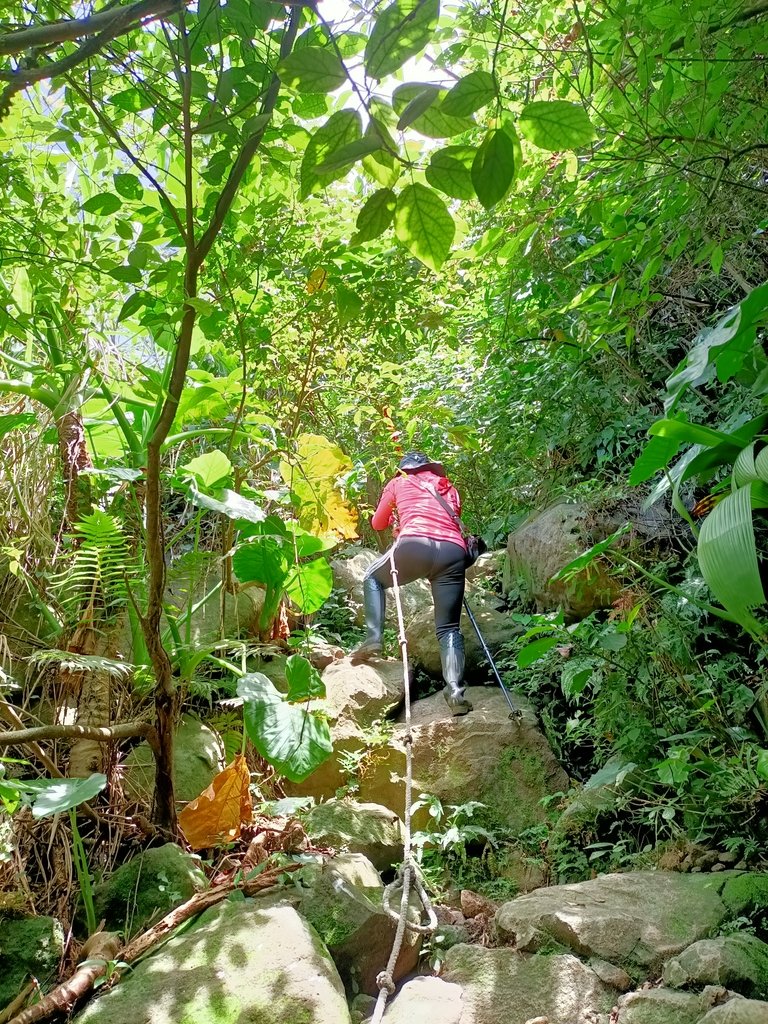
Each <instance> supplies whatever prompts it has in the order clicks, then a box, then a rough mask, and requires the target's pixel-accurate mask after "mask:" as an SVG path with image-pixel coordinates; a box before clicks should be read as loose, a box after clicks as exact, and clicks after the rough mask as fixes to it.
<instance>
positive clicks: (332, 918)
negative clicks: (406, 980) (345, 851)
mask: <svg viewBox="0 0 768 1024" xmlns="http://www.w3.org/2000/svg"><path fill="white" fill-rule="evenodd" d="M350 856H354V857H355V858H356V859H357V860H358V861H359V860H362V859H363V858H362V857H361V855H360V854H354V855H350ZM345 862H346V863H345ZM349 867H350V864H349V857H347V858H344V860H343V861H342V863H341V864H340V865H339V864H337V862H336V860H332V861H329V862H328V863H327V864H326V865H325V866H324V867H323V870H322V872H321V873H320V876H319V878H317V880H316V881H315V883H314V885H313V886H312V888H311V889H310V890H309V891H308V892H307V893H306V895H305V896H304V898H303V899H302V902H301V913H302V914H303V915H304V917H306V919H307V920H308V921H309V922H310V924H311V925H312V926H313V927H314V928H315V930H316V931H317V932H318V934H319V935H320V937H321V939H322V940H323V942H324V943H325V945H326V946H327V947H328V949H329V950H330V953H331V956H332V957H333V959H334V962H335V964H336V966H337V968H338V970H339V974H340V975H341V978H342V980H343V982H344V985H345V988H346V990H347V993H348V994H349V996H350V997H352V996H355V995H357V994H358V993H360V992H364V993H366V994H368V995H373V996H375V995H378V991H379V990H378V986H377V984H376V976H377V975H378V974H379V972H380V971H382V970H384V968H385V967H386V964H387V961H388V959H389V954H390V951H391V949H392V944H393V941H394V937H395V932H396V930H397V923H396V921H395V920H394V919H393V918H391V917H390V916H389V915H388V914H386V913H385V911H384V910H383V908H382V902H381V900H382V893H383V891H384V886H383V885H382V884H381V881H380V880H379V882H378V884H377V885H375V886H361V885H357V884H355V883H354V882H353V881H351V880H350V878H351V877H355V876H351V875H350V871H349ZM356 870H357V872H358V874H357V876H356V877H358V878H359V868H357V869H356ZM370 871H371V872H373V873H374V874H375V869H374V868H373V866H372V865H371V867H370ZM369 876H370V872H369ZM376 877H377V878H378V875H376ZM420 948H421V936H420V935H419V934H417V933H416V932H412V931H406V933H405V936H404V938H403V944H402V947H401V950H400V956H399V957H398V960H397V963H396V965H395V970H394V972H393V977H394V980H395V981H398V980H400V979H401V978H403V977H405V975H406V974H409V973H410V972H411V971H413V970H414V968H415V967H416V964H417V963H418V960H419V950H420Z"/></svg>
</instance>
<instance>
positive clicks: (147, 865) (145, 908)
mask: <svg viewBox="0 0 768 1024" xmlns="http://www.w3.org/2000/svg"><path fill="white" fill-rule="evenodd" d="M207 886H208V880H207V879H206V877H205V874H204V873H203V871H202V869H201V867H200V858H199V857H196V856H194V855H193V854H191V853H185V852H184V851H183V850H182V849H181V848H180V847H178V846H176V844H175V843H166V845H165V846H158V847H155V848H154V849H151V850H145V851H144V852H143V853H140V854H138V855H137V856H136V857H133V858H132V859H131V860H129V861H127V862H126V863H125V864H123V865H122V866H121V867H119V868H118V869H117V871H115V872H114V873H113V874H111V875H110V876H109V878H107V879H106V880H105V881H103V882H100V883H99V884H98V885H97V886H96V887H95V890H94V907H95V910H96V919H97V920H101V919H102V918H103V919H104V920H105V921H106V929H107V931H121V932H123V933H124V934H125V935H126V936H129V935H135V934H136V933H137V932H139V931H141V930H142V929H143V928H145V927H146V926H147V925H148V924H151V923H152V922H154V921H156V920H158V919H159V918H161V917H163V916H164V915H165V914H167V913H168V911H169V910H173V908H174V907H177V906H179V904H181V903H185V902H186V901H187V900H188V899H190V898H191V897H192V896H194V894H195V893H196V892H202V890H203V889H205V888H207Z"/></svg>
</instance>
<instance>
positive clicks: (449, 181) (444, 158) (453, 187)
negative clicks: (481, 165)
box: [426, 146, 477, 199]
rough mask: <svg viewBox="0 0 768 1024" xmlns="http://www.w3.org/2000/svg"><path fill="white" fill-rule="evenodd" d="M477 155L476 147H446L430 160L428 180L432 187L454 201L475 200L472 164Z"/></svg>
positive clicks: (435, 153) (427, 172)
mask: <svg viewBox="0 0 768 1024" xmlns="http://www.w3.org/2000/svg"><path fill="white" fill-rule="evenodd" d="M476 155H477V150H476V149H475V148H474V146H446V147H445V148H444V149H438V150H437V151H436V152H434V153H433V154H432V156H431V158H430V161H429V166H428V167H427V170H426V178H427V181H428V182H429V184H430V185H433V186H434V187H435V188H437V189H440V191H441V192H444V193H445V194H446V195H447V196H451V198H452V199H474V198H475V188H474V185H473V184H472V163H473V161H474V159H475V156H476Z"/></svg>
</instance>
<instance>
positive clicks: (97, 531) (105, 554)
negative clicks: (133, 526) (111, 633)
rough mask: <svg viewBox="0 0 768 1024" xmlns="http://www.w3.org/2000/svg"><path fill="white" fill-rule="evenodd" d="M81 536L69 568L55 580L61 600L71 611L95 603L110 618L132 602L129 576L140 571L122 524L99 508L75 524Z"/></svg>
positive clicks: (67, 609)
mask: <svg viewBox="0 0 768 1024" xmlns="http://www.w3.org/2000/svg"><path fill="white" fill-rule="evenodd" d="M74 531H75V533H76V535H77V536H78V537H79V539H80V544H79V546H78V547H77V548H76V549H75V550H74V551H73V552H72V554H71V555H70V556H69V559H68V565H67V566H66V568H65V569H64V570H63V571H62V572H60V573H58V574H57V575H56V576H55V577H54V580H53V583H54V587H55V588H56V589H57V590H58V591H59V600H60V601H61V603H62V606H63V607H64V610H65V611H66V612H67V613H68V614H77V613H78V612H79V610H80V609H81V608H82V607H83V606H84V605H88V604H92V605H93V607H94V608H95V609H97V610H98V612H99V613H100V616H101V618H103V619H108V618H110V617H111V616H113V615H114V614H115V613H116V612H117V611H119V609H121V608H123V607H125V605H126V604H127V602H128V588H127V585H126V579H127V578H130V577H131V576H134V575H135V574H136V571H137V567H136V565H135V560H134V559H132V558H131V556H130V552H129V550H128V544H127V542H126V539H125V533H124V531H123V527H122V524H121V523H120V522H119V520H117V519H116V518H115V517H114V516H110V515H107V513H106V512H102V511H100V510H99V509H96V510H95V511H94V512H92V513H91V514H90V515H87V516H83V518H82V519H81V520H80V521H79V522H78V523H76V524H75V526H74Z"/></svg>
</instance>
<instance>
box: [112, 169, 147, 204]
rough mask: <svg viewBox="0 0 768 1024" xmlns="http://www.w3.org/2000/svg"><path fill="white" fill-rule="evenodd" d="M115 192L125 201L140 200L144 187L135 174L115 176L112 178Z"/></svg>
mask: <svg viewBox="0 0 768 1024" xmlns="http://www.w3.org/2000/svg"><path fill="white" fill-rule="evenodd" d="M113 181H114V183H115V190H116V191H117V192H119V193H120V195H121V196H125V198H126V199H141V197H142V196H143V195H144V186H143V185H142V184H141V182H140V181H139V179H138V178H137V177H136V175H135V174H115V175H114V177H113Z"/></svg>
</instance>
